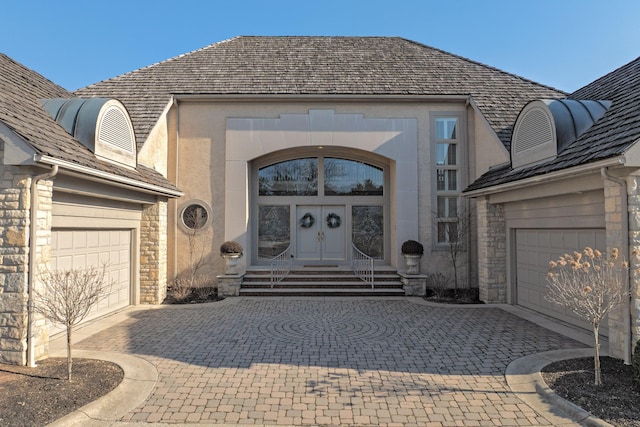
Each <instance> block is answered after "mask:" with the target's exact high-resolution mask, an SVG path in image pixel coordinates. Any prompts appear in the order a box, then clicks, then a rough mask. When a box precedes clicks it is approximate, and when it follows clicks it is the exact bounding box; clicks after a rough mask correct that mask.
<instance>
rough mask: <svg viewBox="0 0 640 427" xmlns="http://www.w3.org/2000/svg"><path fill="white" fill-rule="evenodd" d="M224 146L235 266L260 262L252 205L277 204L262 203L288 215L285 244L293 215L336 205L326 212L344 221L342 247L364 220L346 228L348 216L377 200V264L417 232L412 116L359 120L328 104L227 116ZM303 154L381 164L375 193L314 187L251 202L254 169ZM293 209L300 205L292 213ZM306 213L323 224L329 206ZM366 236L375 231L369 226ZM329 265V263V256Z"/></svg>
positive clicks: (228, 236)
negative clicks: (270, 114)
mask: <svg viewBox="0 0 640 427" xmlns="http://www.w3.org/2000/svg"><path fill="white" fill-rule="evenodd" d="M225 147H226V149H225V182H224V194H225V197H224V209H225V215H224V239H225V240H237V241H238V242H240V243H241V244H242V245H243V247H244V248H245V255H246V256H245V257H244V258H242V259H241V263H242V267H241V269H242V268H244V267H249V266H250V265H252V264H253V265H255V264H264V263H266V262H267V261H266V256H263V255H264V254H261V255H258V221H259V212H258V206H280V207H279V208H277V209H275V210H266V209H263V212H262V214H264V215H269V217H270V218H271V220H273V221H277V220H281V219H286V218H288V221H289V222H288V224H289V228H288V230H289V233H290V235H289V236H288V237H287V239H288V240H289V241H290V242H295V240H293V239H295V238H297V234H295V235H294V234H293V233H292V228H291V227H292V225H294V224H295V225H296V227H297V221H298V220H300V219H301V217H302V216H304V214H306V213H307V209H306V208H307V207H311V206H314V207H320V208H322V207H334V206H339V207H343V208H344V215H340V213H339V212H333V213H335V214H336V215H338V216H340V218H341V220H342V219H344V223H345V224H347V225H346V227H347V228H345V229H344V233H345V234H344V236H345V237H344V238H345V243H344V245H345V247H346V248H347V249H348V247H349V246H350V244H351V242H352V241H353V240H354V237H353V236H354V232H353V230H354V227H361V228H365V225H358V224H356V225H355V226H354V221H355V218H366V215H364V213H369V217H371V216H373V215H374V214H375V210H374V209H368V208H367V207H369V206H374V205H375V206H382V216H383V221H384V230H383V234H382V238H383V244H382V246H383V253H384V254H383V256H382V257H381V261H379V262H384V263H388V264H390V265H392V266H393V265H396V264H397V262H398V258H399V256H400V253H399V251H400V245H401V243H402V242H403V241H404V240H407V239H410V238H415V236H417V235H418V234H419V230H418V216H417V212H418V199H419V198H418V181H417V176H418V137H417V120H416V119H415V118H367V117H365V116H364V115H362V114H354V113H341V114H336V113H335V111H334V110H330V109H327V110H315V109H310V110H309V111H308V113H302V114H280V115H278V116H277V117H275V118H260V117H254V118H250V117H247V118H228V119H227V131H226V145H225ZM305 158H317V159H320V158H333V159H336V160H337V161H338V162H339V161H343V160H346V161H353V162H361V163H364V164H366V165H370V166H373V167H374V168H375V167H377V168H382V170H383V176H384V183H383V185H384V189H383V196H379V195H375V196H374V195H369V196H367V195H364V196H360V197H356V196H355V195H353V196H352V195H332V194H328V193H327V192H326V191H324V190H319V191H320V192H319V193H318V195H315V196H311V195H307V196H304V195H301V196H295V197H296V199H295V200H291V198H292V197H294V196H287V195H281V196H272V197H274V198H272V199H269V200H268V202H265V201H264V200H259V199H260V197H259V196H258V188H259V187H258V171H259V170H260V168H262V167H265V166H269V165H274V164H277V163H279V162H285V161H288V160H296V159H305ZM324 169H325V165H324V164H323V163H322V161H321V160H318V167H317V174H318V178H319V179H320V174H323V173H325V172H324ZM324 184H325V183H324V181H319V184H318V185H319V188H320V187H322V188H323V189H324ZM323 191H324V193H323ZM277 197H280V200H278V199H277ZM305 197H306V199H305ZM366 197H374V198H375V197H378V198H379V197H382V198H383V201H382V202H380V199H376V200H375V201H374V202H373V203H370V202H369V200H366ZM280 201H282V202H283V203H279V202H280ZM263 202H264V203H263ZM276 202H278V203H276ZM298 207H301V214H302V215H301V216H300V217H298ZM400 207H402V208H401V209H400ZM365 209H368V210H365ZM376 209H378V210H379V209H380V208H376ZM354 212H355V213H356V214H355V215H354ZM310 213H311V214H312V215H313V216H314V220H316V221H320V220H322V221H325V223H326V220H327V216H328V215H329V214H331V213H332V212H330V211H327V210H320V211H318V213H317V215H314V213H313V212H310ZM316 216H320V217H322V218H316ZM343 216H344V218H343ZM318 224H320V223H318ZM367 226H369V227H370V226H371V225H370V224H369V225H367ZM349 227H350V228H349ZM322 231H323V230H316V231H315V233H316V238H317V236H318V235H317V233H318V232H322ZM324 231H325V238H326V236H327V234H326V230H324ZM296 233H297V231H296ZM363 235H365V234H363ZM366 236H370V237H371V236H377V235H375V234H374V233H371V232H370V233H367V234H366ZM284 237H285V236H280V238H284ZM320 237H322V233H320ZM296 249H297V247H296ZM272 252H273V250H272ZM348 258H349V257H348V255H347V256H346V260H345V261H344V264H347V263H348ZM318 262H320V263H328V261H322V260H320V261H318V260H316V261H311V260H309V261H305V262H304V263H305V264H313V263H318ZM331 263H332V264H336V263H335V262H333V261H332V262H331Z"/></svg>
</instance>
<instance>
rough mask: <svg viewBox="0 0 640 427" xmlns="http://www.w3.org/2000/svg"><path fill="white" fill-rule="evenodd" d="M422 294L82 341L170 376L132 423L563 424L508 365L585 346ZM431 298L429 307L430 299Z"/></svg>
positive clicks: (270, 303)
mask: <svg viewBox="0 0 640 427" xmlns="http://www.w3.org/2000/svg"><path fill="white" fill-rule="evenodd" d="M415 301H416V299H410V298H406V299H404V298H401V299H398V298H396V299H384V298H380V299H359V298H308V299H295V298H289V299H287V298H264V299H259V298H234V299H231V301H230V300H225V301H223V302H221V303H213V304H202V305H198V306H189V307H176V306H173V307H163V308H160V309H156V310H146V311H140V312H136V313H135V314H134V315H133V317H132V318H130V319H129V320H127V321H125V322H121V323H119V324H117V325H115V326H113V327H111V328H108V329H106V330H104V331H102V332H100V333H97V334H95V335H93V336H92V337H90V338H88V339H86V340H84V341H82V342H80V343H78V344H77V345H76V347H77V348H82V349H87V350H103V351H113V352H125V353H131V354H134V355H137V356H140V357H143V358H145V359H146V360H147V361H149V362H151V363H152V364H153V365H154V366H155V367H156V369H157V370H158V382H157V384H156V387H155V389H154V390H153V392H152V393H151V395H150V396H149V397H148V398H147V400H146V401H145V402H144V404H142V405H140V406H138V407H137V408H135V409H134V410H133V411H131V412H129V413H128V414H127V415H125V416H124V417H123V418H122V421H127V422H131V421H142V422H153V423H163V422H167V423H206V424H238V423H240V424H260V425H354V424H355V425H386V424H397V425H438V426H449V425H451V426H455V425H464V426H467V425H551V424H552V423H551V422H550V421H549V420H547V419H545V418H544V417H542V416H541V415H540V414H539V413H537V412H536V411H535V410H534V409H532V408H531V407H529V406H528V405H526V404H525V403H524V402H523V401H522V400H520V399H519V398H518V397H517V396H516V395H515V394H513V393H512V392H511V390H510V389H509V387H508V386H507V384H506V381H505V377H504V374H505V370H506V367H507V365H508V364H509V363H510V362H512V361H513V360H516V359H519V358H520V357H523V356H526V355H530V354H534V353H538V352H542V351H548V350H558V349H570V348H580V347H583V346H582V345H581V344H580V343H577V342H575V341H572V340H570V339H568V338H566V337H564V336H562V335H559V334H557V333H554V332H551V331H549V330H546V329H544V328H542V327H539V326H537V325H535V324H532V323H530V322H527V321H526V320H523V319H521V318H519V317H517V316H514V315H512V314H510V313H508V312H506V311H503V310H501V309H499V308H494V307H482V308H458V307H454V306H432V305H425V304H422V303H416V302H415ZM418 301H420V300H418Z"/></svg>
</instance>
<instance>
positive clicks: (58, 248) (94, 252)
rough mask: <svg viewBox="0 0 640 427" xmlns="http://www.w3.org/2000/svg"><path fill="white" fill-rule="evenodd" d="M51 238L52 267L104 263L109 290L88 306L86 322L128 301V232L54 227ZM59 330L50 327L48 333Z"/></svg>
mask: <svg viewBox="0 0 640 427" xmlns="http://www.w3.org/2000/svg"><path fill="white" fill-rule="evenodd" d="M51 241H52V247H51V250H52V255H51V268H52V269H57V270H63V269H78V268H91V267H94V268H97V269H101V268H102V267H103V266H104V265H105V264H106V269H107V272H106V278H107V280H109V281H110V282H111V283H112V285H111V291H110V293H109V295H108V296H106V297H105V298H102V299H101V300H100V301H99V302H98V303H97V304H96V306H95V307H93V308H92V309H91V311H90V313H89V315H88V316H87V319H86V320H85V321H88V320H91V319H94V318H96V317H99V316H103V315H105V314H108V313H110V312H112V311H115V310H117V309H120V308H123V307H126V306H127V305H129V304H130V300H131V231H129V230H54V231H53V233H52V239H51ZM59 331H61V329H60V328H59V327H57V326H52V328H51V331H50V333H57V332H59Z"/></svg>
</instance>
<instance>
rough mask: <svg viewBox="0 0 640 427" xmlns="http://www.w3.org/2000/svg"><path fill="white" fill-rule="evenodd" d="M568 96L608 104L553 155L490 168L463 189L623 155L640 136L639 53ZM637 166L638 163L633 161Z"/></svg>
mask: <svg viewBox="0 0 640 427" xmlns="http://www.w3.org/2000/svg"><path fill="white" fill-rule="evenodd" d="M568 99H572V100H580V99H601V100H607V101H611V107H610V108H609V110H608V111H607V112H606V113H605V114H604V115H603V116H602V118H600V119H599V120H598V121H597V122H596V123H595V124H594V125H593V126H591V127H590V128H589V130H588V131H586V132H585V133H584V134H582V135H581V136H580V137H579V138H577V139H576V140H575V141H574V142H573V143H571V144H570V145H569V146H568V147H566V148H565V149H564V150H563V151H562V152H560V153H558V155H557V157H555V158H554V159H552V160H550V161H548V162H543V163H540V164H536V165H533V166H531V167H523V168H517V169H513V168H512V167H511V165H505V166H502V167H499V168H496V169H493V170H490V171H489V172H487V173H486V174H484V175H483V176H481V177H480V178H478V179H477V180H476V181H475V182H474V183H472V184H471V185H470V186H469V187H468V188H467V189H466V191H475V190H480V189H485V188H490V187H494V186H497V185H502V184H506V183H509V182H514V181H518V180H522V179H525V178H531V177H534V176H538V175H542V174H546V173H550V172H555V171H559V170H562V169H567V168H571V167H575V166H580V165H584V164H588V163H592V162H596V161H600V160H606V159H608V158H612V157H616V156H621V155H624V154H625V152H627V150H629V149H631V148H632V147H633V145H634V144H635V143H636V142H638V141H639V140H640V108H638V105H640V57H639V58H636V59H635V60H634V61H631V62H630V63H628V64H626V65H624V66H622V67H620V68H618V69H616V70H615V71H612V72H611V73H609V74H607V75H605V76H603V77H601V78H599V79H597V80H595V81H594V82H592V83H590V84H588V85H587V86H585V87H583V88H581V89H578V90H577V91H575V92H574V93H572V94H571V95H569V96H568ZM634 166H640V165H634Z"/></svg>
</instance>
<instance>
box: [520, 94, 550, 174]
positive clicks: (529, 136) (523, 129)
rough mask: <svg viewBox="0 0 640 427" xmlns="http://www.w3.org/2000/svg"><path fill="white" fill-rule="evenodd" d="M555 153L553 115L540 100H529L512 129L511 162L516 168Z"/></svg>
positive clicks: (544, 158)
mask: <svg viewBox="0 0 640 427" xmlns="http://www.w3.org/2000/svg"><path fill="white" fill-rule="evenodd" d="M540 104H542V105H540ZM555 155H556V140H555V129H554V123H553V117H552V116H551V114H550V113H549V111H548V109H547V108H546V107H545V106H544V104H543V103H542V102H540V101H534V102H531V103H529V104H528V105H527V106H526V107H525V108H524V109H523V110H522V112H521V113H520V116H519V117H518V120H517V121H516V125H515V127H514V129H513V138H512V139H511V164H512V166H513V167H514V168H517V167H520V166H523V165H525V164H530V163H536V162H539V161H542V160H546V159H549V158H552V157H553V156H555Z"/></svg>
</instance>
